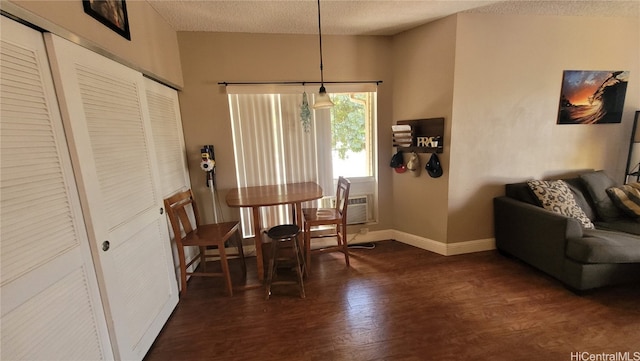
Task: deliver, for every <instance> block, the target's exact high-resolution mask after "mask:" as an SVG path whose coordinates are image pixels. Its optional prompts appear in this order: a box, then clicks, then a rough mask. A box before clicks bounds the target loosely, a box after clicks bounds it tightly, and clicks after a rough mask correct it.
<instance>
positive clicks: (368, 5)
mask: <svg viewBox="0 0 640 361" xmlns="http://www.w3.org/2000/svg"><path fill="white" fill-rule="evenodd" d="M147 2H149V3H150V4H151V6H152V7H153V8H155V9H156V11H157V12H158V13H159V14H160V15H161V16H162V17H163V18H164V19H165V20H167V21H168V22H169V24H171V26H172V27H173V28H174V29H175V30H176V31H211V32H243V33H279V34H317V33H318V14H317V2H316V1H315V0H277V1H273V0H147ZM320 4H321V5H320V6H321V10H322V33H323V34H340V35H394V34H397V33H399V32H402V31H404V30H408V29H411V28H413V27H416V26H419V25H422V24H425V23H428V22H430V21H433V20H436V19H439V18H442V17H445V16H448V15H451V14H455V13H458V12H465V11H466V12H476V13H495V14H516V15H527V14H535V15H567V16H615V17H631V16H635V17H640V0H631V1H624V0H623V1H619V0H607V1H600V0H575V1H571V0H559V1H550V0H511V1H497V0H415V1H412V0H359V1H356V0H322V1H321V3H320Z"/></svg>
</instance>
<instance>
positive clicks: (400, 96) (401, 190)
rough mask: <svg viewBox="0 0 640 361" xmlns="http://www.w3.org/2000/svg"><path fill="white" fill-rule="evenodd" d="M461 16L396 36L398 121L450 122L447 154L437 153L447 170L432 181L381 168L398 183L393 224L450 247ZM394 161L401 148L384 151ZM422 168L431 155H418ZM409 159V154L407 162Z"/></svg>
mask: <svg viewBox="0 0 640 361" xmlns="http://www.w3.org/2000/svg"><path fill="white" fill-rule="evenodd" d="M455 39H456V17H455V16H452V17H448V18H446V19H443V20H439V21H436V22H433V23H431V24H427V25H424V26H422V27H419V28H417V29H414V30H410V31H407V32H404V33H402V34H400V35H397V36H395V37H394V38H393V51H392V53H393V71H394V72H393V79H394V84H393V122H392V124H395V123H396V122H397V121H398V120H408V119H421V118H436V117H444V118H445V134H444V152H443V153H441V154H438V157H439V158H440V162H441V163H442V167H443V170H444V174H443V175H442V177H440V178H431V177H430V176H429V175H428V174H427V173H426V171H425V170H424V169H422V170H421V174H420V176H419V177H414V176H412V175H410V173H409V172H406V173H402V174H399V173H396V172H395V171H393V170H392V169H391V168H390V167H388V164H387V167H385V168H384V169H382V172H383V173H389V174H391V175H392V179H393V209H394V219H393V224H394V228H395V229H396V230H399V231H402V232H406V233H409V234H412V235H416V236H420V237H424V238H427V239H431V240H434V241H438V242H443V243H446V240H447V222H448V218H447V217H448V212H447V209H448V200H447V194H448V187H449V179H450V172H449V156H450V154H451V152H450V151H451V137H450V134H451V119H452V118H451V111H452V104H453V81H454V79H453V75H454V64H455ZM383 151H384V152H383V154H384V155H383V157H384V156H386V158H390V157H391V154H393V153H395V151H396V149H391V148H384V149H383ZM418 156H419V158H420V161H421V162H420V163H421V165H422V168H424V165H425V164H426V162H427V161H428V160H429V157H430V154H428V153H421V154H418ZM407 160H408V155H405V161H407Z"/></svg>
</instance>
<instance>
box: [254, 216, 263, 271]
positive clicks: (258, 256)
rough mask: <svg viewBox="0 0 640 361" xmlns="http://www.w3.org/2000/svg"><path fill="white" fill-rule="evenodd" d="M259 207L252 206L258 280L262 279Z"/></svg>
mask: <svg viewBox="0 0 640 361" xmlns="http://www.w3.org/2000/svg"><path fill="white" fill-rule="evenodd" d="M260 223H262V222H261V221H260V207H253V233H254V234H255V237H254V240H255V244H256V264H257V267H258V269H257V271H258V280H260V281H263V280H264V264H263V259H262V234H261V233H262V229H261V226H260Z"/></svg>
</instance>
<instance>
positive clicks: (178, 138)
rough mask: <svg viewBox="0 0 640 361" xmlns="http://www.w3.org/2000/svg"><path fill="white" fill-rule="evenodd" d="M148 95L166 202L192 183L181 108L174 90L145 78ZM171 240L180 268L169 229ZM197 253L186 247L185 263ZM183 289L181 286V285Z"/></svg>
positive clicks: (178, 271)
mask: <svg viewBox="0 0 640 361" xmlns="http://www.w3.org/2000/svg"><path fill="white" fill-rule="evenodd" d="M144 81H145V89H146V92H147V108H148V109H149V118H150V120H151V129H152V131H153V142H154V145H155V148H156V154H157V156H158V160H159V161H158V169H159V171H160V181H161V182H160V183H161V187H160V189H161V190H162V197H163V198H167V197H169V196H171V195H173V194H175V193H177V192H179V191H184V190H187V189H188V188H189V187H190V185H191V181H190V179H189V170H188V168H187V159H186V151H185V145H184V135H183V134H182V120H181V118H180V104H179V102H178V92H177V91H175V90H174V89H171V88H169V87H167V86H166V85H162V84H160V83H158V82H155V81H153V80H151V79H148V78H145V79H144ZM169 234H170V236H171V240H172V242H171V249H172V251H173V262H174V264H175V265H179V264H180V263H179V262H180V261H179V259H178V252H177V248H176V243H175V240H174V238H173V230H172V229H171V227H169ZM198 253H199V250H198V247H188V248H187V249H186V250H185V258H186V259H187V262H189V261H190V260H192V259H193V258H194V257H195V256H197V255H198ZM196 266H197V262H196V264H194V265H191V267H190V268H189V271H193V268H195V267H196ZM175 272H176V279H177V280H178V282H179V281H180V268H179V267H175ZM180 287H182V285H180Z"/></svg>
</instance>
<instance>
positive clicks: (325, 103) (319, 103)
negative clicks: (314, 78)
mask: <svg viewBox="0 0 640 361" xmlns="http://www.w3.org/2000/svg"><path fill="white" fill-rule="evenodd" d="M318 39H319V40H320V91H319V93H318V96H317V97H316V101H315V103H314V104H313V109H325V108H332V107H333V102H332V101H331V98H329V94H327V90H326V89H325V88H324V69H323V66H322V22H321V21H320V0H318Z"/></svg>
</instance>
